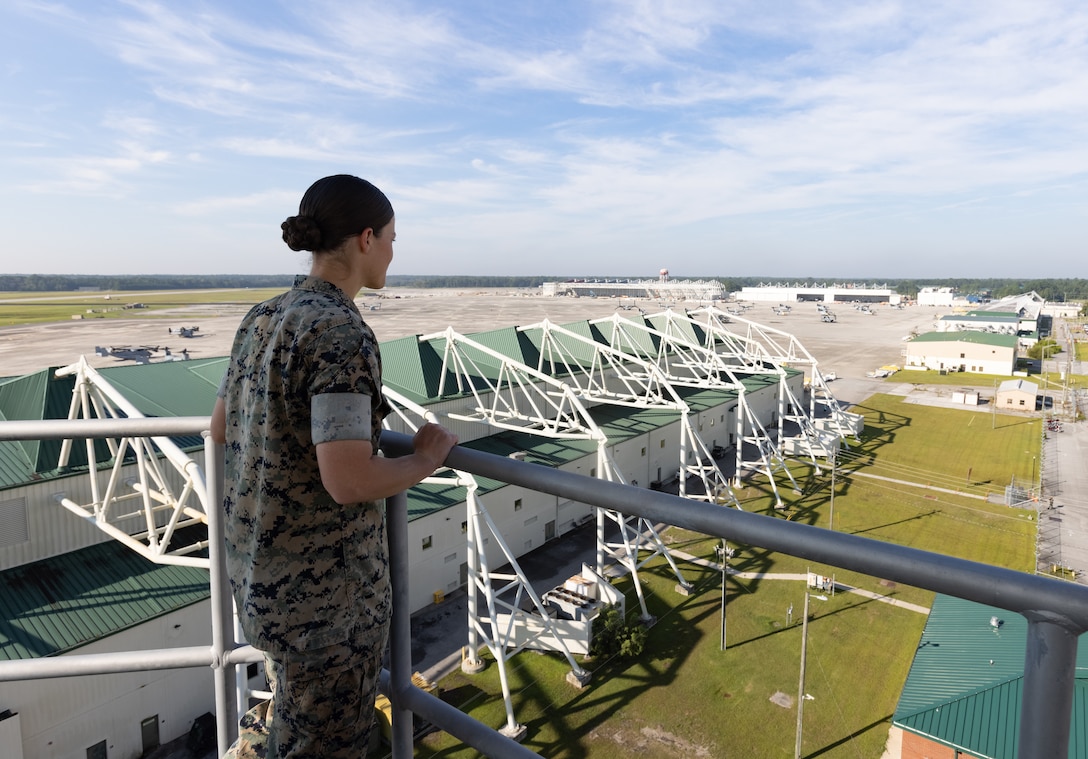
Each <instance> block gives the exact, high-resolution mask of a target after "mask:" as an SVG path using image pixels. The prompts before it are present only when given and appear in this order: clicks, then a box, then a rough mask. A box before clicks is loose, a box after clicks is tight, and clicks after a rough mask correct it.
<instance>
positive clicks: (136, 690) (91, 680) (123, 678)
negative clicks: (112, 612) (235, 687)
mask: <svg viewBox="0 0 1088 759" xmlns="http://www.w3.org/2000/svg"><path fill="white" fill-rule="evenodd" d="M210 618H211V609H210V603H209V602H208V601H203V602H201V603H197V604H193V605H192V606H188V607H186V608H184V609H180V610H178V611H176V612H173V613H171V614H167V615H165V616H163V617H159V618H157V619H153V620H151V621H149V622H146V623H144V624H142V625H138V626H137V627H134V628H131V629H129V630H125V631H123V632H120V633H117V634H116V635H111V636H110V637H108V638H106V639H104V640H100V641H96V642H94V643H91V644H89V645H86V646H83V647H81V648H79V649H77V650H75V651H73V652H72V653H73V654H81V655H82V654H102V653H111V652H116V651H127V650H141V649H154V648H173V647H186V646H207V645H210V644H211V631H210V628H209V620H210ZM212 678H213V675H212V670H211V668H210V667H196V668H186V669H177V670H158V671H153V672H131V673H123V674H116V675H98V676H94V677H68V678H59V679H52V680H32V681H26V682H14V683H0V710H3V709H10V710H11V711H13V712H18V713H19V717H20V722H21V732H22V747H23V754H24V756H25V758H26V759H86V756H87V749H88V748H90V747H91V746H93V745H95V744H97V743H98V742H99V741H102V740H106V741H107V748H108V752H109V756H110V757H138V756H140V754H141V752H142V751H143V743H142V736H141V732H140V723H141V721H142V720H143V719H145V718H147V717H153V716H157V718H158V724H159V740H160V742H161V743H166V742H168V741H171V740H174V739H175V738H179V737H181V736H184V735H187V734H188V732H189V730H190V729H191V728H192V725H193V722H194V720H196V718H197V717H199V716H201V715H202V714H204V713H205V712H214V711H215V698H214V692H213V680H212Z"/></svg>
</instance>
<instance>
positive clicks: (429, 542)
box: [423, 535, 434, 551]
mask: <svg viewBox="0 0 1088 759" xmlns="http://www.w3.org/2000/svg"><path fill="white" fill-rule="evenodd" d="M433 545H434V536H433V535H428V536H427V537H425V538H423V550H424V551H426V550H427V549H428V548H430V547H431V546H433Z"/></svg>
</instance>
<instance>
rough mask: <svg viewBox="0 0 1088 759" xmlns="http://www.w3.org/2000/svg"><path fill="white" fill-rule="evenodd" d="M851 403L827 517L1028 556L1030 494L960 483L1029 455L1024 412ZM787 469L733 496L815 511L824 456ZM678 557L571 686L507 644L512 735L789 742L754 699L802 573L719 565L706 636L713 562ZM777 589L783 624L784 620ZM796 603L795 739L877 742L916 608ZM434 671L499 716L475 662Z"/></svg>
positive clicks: (781, 653) (790, 714)
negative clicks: (642, 630)
mask: <svg viewBox="0 0 1088 759" xmlns="http://www.w3.org/2000/svg"><path fill="white" fill-rule="evenodd" d="M855 410H858V411H860V412H863V413H864V414H865V416H866V431H865V434H864V436H863V439H862V440H861V442H860V443H857V444H855V445H854V446H852V448H851V449H850V450H849V451H846V452H844V453H843V454H841V456H840V463H841V466H840V467H837V468H836V488H835V498H834V512H835V513H834V519H835V524H834V526H835V529H837V530H840V531H845V532H850V533H855V534H860V535H865V536H867V537H871V538H874V539H877V540H882V541H886V542H891V543H898V544H902V545H910V546H914V547H918V548H923V549H926V550H931V551H935V552H938V553H944V554H950V555H955V556H960V557H963V558H967V559H972V560H976V561H981V562H986V563H990V564H999V565H1002V566H1009V567H1012V568H1015V569H1019V570H1024V571H1032V570H1033V568H1034V535H1035V523H1034V522H1033V521H1032V516H1033V512H1026V511H1019V510H1013V509H1009V508H1007V507H1004V506H998V505H994V504H990V503H988V502H987V501H986V500H984V499H982V498H979V497H977V496H980V495H984V494H985V493H986V492H989V491H996V490H999V489H1000V488H1001V487H1003V485H1004V484H1005V483H1006V482H1008V480H1009V479H1010V478H1011V477H1012V476H1014V475H1015V476H1016V477H1018V478H1021V477H1022V478H1025V479H1026V478H1028V477H1030V475H1031V468H1032V463H1031V457H1032V456H1037V455H1038V448H1039V439H1040V435H1039V421H1038V420H1025V419H1022V418H1019V417H1008V416H1003V415H998V416H997V417H994V418H991V417H990V416H989V415H987V414H980V413H977V412H969V411H959V410H949V409H942V408H933V407H926V406H919V405H915V404H906V403H903V402H902V400H901V399H899V398H897V397H894V396H888V395H877V396H873V397H872V398H870V399H869V400H868V401H866V402H865V403H864V404H863V405H862V406H861V407H856V409H855ZM791 471H792V472H793V473H794V476H795V478H796V480H797V483H798V485H799V489H800V491H801V492H800V493H799V494H795V493H794V492H793V491H792V486H789V484H788V482H787V483H786V485H785V486H782V485H781V483H780V490H781V492H782V495H783V500H784V501H785V503H786V508H785V509H784V510H782V511H775V509H774V508H773V506H774V502H775V501H774V498H773V496H772V494H771V490H770V488H769V487H768V484H767V483H766V481H765V480H764V481H761V480H759V479H758V478H757V479H754V480H753V481H752V482H751V483H750V484H749V486H748V487H747V488H744V489H742V490H741V492H740V493H739V494H738V495H739V496H740V498H741V499H742V502H743V506H744V508H745V510H749V511H759V512H762V513H766V514H768V515H773V516H774V517H775V518H780V519H794V520H798V521H806V522H809V523H812V524H818V525H821V526H825V527H826V526H828V524H829V521H830V516H831V515H830V506H831V497H830V472H829V471H828V469H827V468H826V467H824V469H823V471H822V472H821V473H820V474H816V473H815V472H814V471H813V470H812V468H811V466H809V465H807V464H801V463H798V464H796V465H794V467H793V468H792V470H791ZM865 474H875V475H879V476H880V477H882V478H885V479H876V478H873V477H866V476H864V475H865ZM783 479H784V478H783ZM905 483H918V484H916V485H912V484H905ZM920 485H924V486H929V487H920ZM936 488H942V490H937V489H936ZM946 491H954V492H946ZM973 496H975V497H973ZM665 539H666V541H667V542H669V543H670V545H671V547H672V549H673V550H676V551H682V552H684V553H687V554H691V555H695V556H700V557H703V558H706V559H711V560H712V559H713V557H714V553H713V548H714V546H715V545H716V544H717V543H718V540H717V539H712V538H708V537H706V536H702V535H697V534H694V533H689V532H687V531H684V530H680V529H676V528H673V529H671V530H669V531H667V532H666V534H665ZM735 547H736V549H737V554H736V556H735V557H734V559H733V560H732V561H731V566H732V567H733V568H734V569H736V570H738V571H742V572H744V571H750V572H769V573H794V572H804V571H806V570H811V571H814V572H818V573H821V574H824V575H829V576H834V578H835V579H836V581H837V582H839V583H845V584H848V585H852V586H855V587H858V588H862V589H866V590H870V591H873V592H875V593H879V594H881V595H885V596H891V597H894V598H898V599H901V600H904V601H909V602H911V603H915V604H919V605H922V606H928V605H929V604H930V603H931V600H932V593H930V592H928V591H924V590H921V589H918V588H910V587H905V586H901V585H900V586H895V585H893V584H890V583H886V582H883V581H881V580H880V579H879V578H873V577H867V576H863V575H857V574H855V573H851V572H844V571H842V570H838V569H836V568H833V567H824V566H817V565H813V564H811V563H808V562H805V561H803V560H800V559H795V558H792V557H789V556H784V555H780V554H775V553H772V552H769V551H766V550H763V549H761V548H758V547H753V546H744V545H739V546H735ZM680 564H681V570H682V571H683V572H684V574H685V578H686V579H687V580H688V581H689V582H692V583H693V584H694V585H695V587H696V592H695V593H693V594H692V595H691V596H688V597H683V596H679V595H677V594H676V593H674V592H673V586H674V585H675V584H676V579H675V577H674V576H673V575H672V574H671V571H669V570H668V566H667V564H665V563H664V562H663V561H658V562H657V563H656V564H650V565H649V566H648V567H647V568H646V569H645V570H644V571H643V572H641V573H640V578H641V579H642V582H643V586H644V590H645V592H646V593H647V597H648V599H649V602H650V604H651V612H652V613H653V614H655V615H657V617H658V622H657V624H656V625H655V626H654V627H653V628H651V630H650V639H649V644H648V646H647V651H646V652H645V653H644V654H643V656H642V657H641V658H640V659H638V660H636V661H634V662H624V661H619V660H612V661H592V662H586V663H585V666H586V668H587V669H591V670H592V671H593V680H592V682H591V683H590V684H589V686H588V687H586V688H585V689H583V690H581V691H576V690H574V689H573V688H572V687H571V686H569V685H567V684H566V682H565V681H564V676H565V675H566V673H567V671H568V670H569V667H568V665H567V664H566V661H565V660H564V659H563V658H562V657H560V656H558V655H552V654H546V655H541V654H537V653H522V654H520V655H518V656H517V657H515V658H514V660H513V661H512V662H511V665H512V666H511V671H510V673H509V676H510V681H511V688H512V690H513V691H514V692H515V693H516V695H515V697H514V710H515V715H516V717H517V719H518V721H519V722H520V723H522V724H524V725H526V726H527V727H528V737H527V739H526V741H525V744H526V745H527V746H529V747H530V748H531V749H533V750H534V751H536V752H538V753H539V754H541V755H542V756H548V757H564V758H567V759H575V758H583V757H584V758H589V757H592V758H593V759H598V758H601V757H629V756H639V757H649V758H651V759H654V758H657V757H661V758H662V759H664V758H665V757H689V756H691V757H697V756H707V757H745V758H751V759H762V758H764V757H768V758H769V757H791V756H792V755H793V747H794V740H795V729H796V711H795V710H794V709H793V708H784V707H782V706H778V705H776V704H775V703H773V702H772V701H771V700H770V699H771V696H772V695H774V694H775V693H783V694H785V695H787V696H789V698H790V699H791V700H792V699H795V698H796V696H797V685H798V675H799V662H800V649H801V627H800V617H801V608H802V605H803V599H804V594H805V588H804V587H803V585H802V583H800V582H798V581H784V580H773V579H759V580H745V579H739V578H736V577H731V578H730V579H729V583H728V593H729V595H728V614H727V647H726V650H725V651H724V652H723V651H721V650H720V645H719V641H720V625H721V617H720V613H719V612H720V603H721V589H720V588H721V586H720V582H721V574H720V573H719V572H717V571H715V570H712V569H706V568H703V567H700V566H699V565H695V564H693V563H690V562H687V561H681V562H680ZM620 587H622V588H624V589H625V590H626V591H628V593H627V596H628V604H627V606H628V611H629V614H631V615H632V617H633V616H634V615H635V614H637V611H638V605H637V600H636V599H635V597H634V594H633V592H632V591H631V585H630V583H629V582H627V584H626V585H623V584H621V585H620ZM791 605H792V606H793V609H794V612H793V616H792V624H791V623H788V621H787V609H788V608H789V607H790V606H791ZM810 611H811V617H810V619H811V621H810V625H809V640H808V665H807V675H806V692H807V693H809V694H811V695H812V696H814V700H811V701H806V704H805V711H804V715H805V718H804V743H803V752H802V755H803V756H809V757H815V756H819V757H822V758H824V759H839V758H841V759H848V758H850V759H853V758H854V757H879V756H880V753H881V751H882V749H883V746H884V742H885V740H886V738H887V733H888V727H889V725H890V717H891V714H892V711H893V710H894V708H895V704H896V701H897V700H898V696H899V691H900V689H901V687H902V684H903V681H904V678H905V677H906V674H907V671H908V669H909V667H910V662H911V658H912V656H913V653H914V650H915V647H916V646H917V642H918V637H919V635H920V634H921V631H922V628H923V626H924V624H925V616H924V615H922V614H919V613H917V612H912V611H908V610H905V609H901V608H896V607H893V606H890V605H888V604H884V603H880V602H879V601H875V600H872V599H870V598H867V597H863V596H860V595H855V594H850V593H842V592H840V593H837V594H835V595H834V596H833V597H830V598H828V600H827V601H812V608H811V610H810ZM440 685H441V688H442V690H443V697H444V698H445V699H447V700H448V701H450V702H452V703H455V704H457V705H458V706H459V707H460V708H462V709H464V710H466V711H468V712H470V713H471V714H472V715H473V716H475V717H476V718H478V719H480V720H481V721H483V722H484V723H485V724H488V725H492V726H494V727H496V728H497V727H501V726H502V725H503V724H505V721H506V718H505V711H504V709H503V704H502V699H501V689H500V686H499V679H498V668H497V667H496V666H495V665H494V664H493V663H489V666H488V667H487V669H486V670H485V671H484V672H482V673H481V674H478V675H473V676H469V675H464V674H462V673H460V672H457V673H454V674H452V675H450V676H449V677H447V678H446V679H444V680H443V681H442V682H441V684H440ZM379 755H387V752H386V753H385V754H379ZM416 756H419V757H472V756H476V752H474V751H472V750H470V749H466V748H464V747H462V746H460V745H459V744H458V743H457V742H456V741H454V740H453V739H451V738H450V737H449V736H446V735H445V734H442V733H434V734H432V735H430V736H428V737H426V738H424V739H423V740H422V741H420V742H419V744H418V745H417V748H416Z"/></svg>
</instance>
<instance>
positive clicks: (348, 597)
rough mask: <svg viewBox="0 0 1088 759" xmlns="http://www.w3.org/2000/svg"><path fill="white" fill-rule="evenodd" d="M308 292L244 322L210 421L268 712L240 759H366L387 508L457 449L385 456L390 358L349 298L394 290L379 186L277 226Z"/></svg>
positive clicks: (383, 603)
mask: <svg viewBox="0 0 1088 759" xmlns="http://www.w3.org/2000/svg"><path fill="white" fill-rule="evenodd" d="M281 226H282V229H283V239H284V241H285V242H286V243H287V245H288V246H289V247H291V249H292V250H308V251H312V252H313V264H312V266H311V269H310V274H309V276H299V277H297V278H296V280H295V283H294V286H293V287H292V288H291V290H289V291H288V292H286V293H284V294H283V295H280V296H277V297H275V298H272V299H271V300H268V301H266V302H264V303H261V304H259V305H257V306H255V307H254V308H253V309H252V310H251V311H250V312H249V314H247V315H246V317H245V318H244V319H243V320H242V323H241V325H240V326H239V328H238V332H237V334H236V336H235V340H234V346H233V348H232V349H231V356H230V362H229V364H228V367H227V371H226V375H225V376H224V378H223V384H222V386H221V388H220V391H219V397H218V399H217V401H216V405H215V410H214V412H213V414H212V429H211V433H212V438H213V439H215V440H216V441H220V442H224V443H225V444H226V468H225V481H226V487H225V490H226V492H225V495H224V502H223V506H224V509H225V513H226V525H225V534H226V556H227V570H228V574H229V575H230V580H231V586H232V588H233V591H234V598H235V602H236V604H237V608H238V613H239V616H240V619H241V624H242V629H243V631H244V632H245V636H246V639H247V640H248V641H249V642H250V643H251V644H252V645H253V646H255V647H256V648H258V649H260V650H261V651H264V652H265V654H266V665H267V668H268V669H269V681H270V683H271V684H272V689H273V697H272V702H271V704H262V705H261V706H259V707H257V708H256V709H254V710H251V711H250V712H249V713H247V714H246V715H245V716H244V717H243V719H242V730H241V735H240V738H239V741H238V743H236V744H235V747H234V748H233V749H232V752H231V753H232V754H234V755H238V756H243V755H251V756H262V757H269V759H271V757H293V758H295V757H339V756H344V757H349V756H350V757H353V758H357V757H362V756H365V753H366V747H367V742H368V739H369V733H370V727H371V723H372V721H373V712H374V698H375V694H376V691H377V679H378V672H379V668H380V665H381V660H382V657H383V654H384V650H385V643H386V637H387V631H388V624H389V605H390V596H389V577H388V561H387V556H386V542H385V506H384V499H385V498H386V497H387V496H390V495H392V494H394V493H397V492H400V491H402V490H405V489H406V488H409V487H411V486H412V485H414V484H416V483H418V482H419V481H420V480H422V479H423V478H424V477H426V476H428V475H429V474H431V473H432V472H433V471H434V470H435V469H436V468H437V467H438V466H439V465H441V463H442V462H443V461H444V460H445V458H446V455H447V454H448V453H449V450H450V448H451V447H452V446H453V445H455V444H456V442H457V440H456V438H455V437H454V436H453V435H452V434H451V433H449V432H448V431H447V430H445V429H444V428H442V427H440V426H438V425H433V424H429V425H425V426H424V427H422V428H420V430H419V432H418V433H417V434H416V436H415V439H414V452H413V453H412V454H411V455H409V456H404V457H401V458H395V459H387V458H383V457H379V456H378V455H377V450H378V437H379V435H380V432H381V423H382V418H383V417H384V415H385V413H386V408H387V406H386V404H385V401H384V399H383V397H382V392H381V357H380V355H379V352H378V343H377V340H376V339H375V337H374V333H373V331H371V329H370V327H368V326H367V325H366V323H365V322H364V321H363V318H362V316H361V315H360V313H359V310H358V308H357V307H356V306H355V303H354V297H355V295H356V294H357V293H358V292H359V290H360V289H361V288H362V287H369V288H374V289H378V288H381V287H383V286H384V285H385V277H386V271H387V269H388V267H389V263H390V261H391V260H392V258H393V241H394V240H395V239H396V229H395V219H394V218H393V208H392V206H391V205H390V203H389V201H388V199H386V197H385V195H384V194H383V193H382V192H381V191H380V190H379V189H378V188H377V187H375V186H374V185H372V184H370V183H369V182H367V181H365V180H362V179H359V178H358V177H353V176H347V175H338V176H331V177H326V178H324V179H320V180H318V181H317V182H315V183H314V184H313V185H312V186H311V187H310V189H309V190H307V192H306V194H305V195H304V196H303V198H302V202H301V204H300V206H299V213H298V215H297V216H292V217H290V218H288V219H287V220H286V221H285V222H284V223H283V224H282V225H281Z"/></svg>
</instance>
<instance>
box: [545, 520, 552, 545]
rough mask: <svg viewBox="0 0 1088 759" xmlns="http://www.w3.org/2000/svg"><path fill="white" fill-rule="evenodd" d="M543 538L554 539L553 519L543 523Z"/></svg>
mask: <svg viewBox="0 0 1088 759" xmlns="http://www.w3.org/2000/svg"><path fill="white" fill-rule="evenodd" d="M544 539H545V540H554V539H555V520H554V519H553V520H552V521H550V522H545V523H544Z"/></svg>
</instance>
